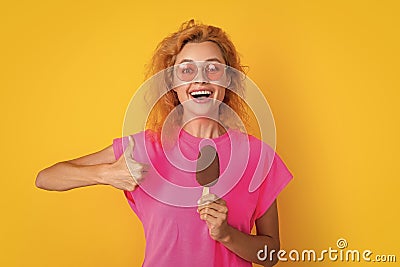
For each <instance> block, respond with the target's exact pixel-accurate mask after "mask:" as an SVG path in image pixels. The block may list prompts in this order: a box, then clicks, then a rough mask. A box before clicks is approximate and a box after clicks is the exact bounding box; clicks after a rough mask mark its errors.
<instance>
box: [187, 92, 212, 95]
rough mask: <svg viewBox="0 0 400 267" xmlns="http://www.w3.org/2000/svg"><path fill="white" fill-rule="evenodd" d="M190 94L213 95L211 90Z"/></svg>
mask: <svg viewBox="0 0 400 267" xmlns="http://www.w3.org/2000/svg"><path fill="white" fill-rule="evenodd" d="M190 95H192V96H195V95H211V91H195V92H191V93H190Z"/></svg>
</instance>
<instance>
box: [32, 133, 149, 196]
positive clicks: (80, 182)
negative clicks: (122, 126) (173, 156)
mask: <svg viewBox="0 0 400 267" xmlns="http://www.w3.org/2000/svg"><path fill="white" fill-rule="evenodd" d="M133 149H134V142H133V139H131V138H129V146H128V147H127V149H126V150H125V152H124V156H123V157H120V158H119V159H118V160H115V157H114V151H113V148H112V146H108V147H106V148H105V149H103V150H101V151H99V152H96V153H93V154H90V155H87V156H84V157H80V158H77V159H73V160H69V161H64V162H59V163H56V164H54V165H53V166H50V167H48V168H46V169H44V170H42V171H40V172H39V174H38V176H37V177H36V186H37V187H39V188H42V189H45V190H51V191H66V190H70V189H73V188H78V187H84V186H90V185H111V186H113V187H115V188H117V189H121V190H128V191H133V190H134V189H135V188H136V186H137V185H138V183H137V182H139V181H140V180H141V179H142V178H143V177H144V174H145V171H146V169H147V166H146V165H144V164H141V163H139V162H136V161H135V160H134V159H133V158H132V154H131V153H130V151H132V152H133ZM125 159H126V161H125ZM127 163H128V164H129V166H130V170H131V171H132V174H131V172H130V171H129V169H128V167H127V165H126V164H127ZM132 175H133V176H132Z"/></svg>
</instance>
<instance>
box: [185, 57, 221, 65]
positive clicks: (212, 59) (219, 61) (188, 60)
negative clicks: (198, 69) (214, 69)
mask: <svg viewBox="0 0 400 267" xmlns="http://www.w3.org/2000/svg"><path fill="white" fill-rule="evenodd" d="M203 61H217V62H218V63H221V64H223V63H222V62H221V60H219V59H218V58H216V57H212V58H208V59H206V60H203ZM185 62H194V60H193V59H188V58H185V59H182V60H181V61H179V63H178V64H181V63H185Z"/></svg>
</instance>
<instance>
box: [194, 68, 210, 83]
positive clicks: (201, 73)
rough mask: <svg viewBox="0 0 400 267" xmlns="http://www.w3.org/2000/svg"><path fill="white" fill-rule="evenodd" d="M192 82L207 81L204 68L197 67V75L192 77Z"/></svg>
mask: <svg viewBox="0 0 400 267" xmlns="http://www.w3.org/2000/svg"><path fill="white" fill-rule="evenodd" d="M192 82H194V83H208V82H209V81H208V79H207V77H206V76H205V74H204V70H203V69H202V68H198V71H197V75H196V77H194V79H193V81H192Z"/></svg>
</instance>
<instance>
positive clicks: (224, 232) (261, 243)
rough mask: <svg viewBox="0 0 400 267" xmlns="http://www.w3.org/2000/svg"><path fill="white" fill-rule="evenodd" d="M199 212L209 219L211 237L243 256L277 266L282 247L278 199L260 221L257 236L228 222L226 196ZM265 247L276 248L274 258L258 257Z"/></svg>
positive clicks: (206, 219) (265, 264)
mask: <svg viewBox="0 0 400 267" xmlns="http://www.w3.org/2000/svg"><path fill="white" fill-rule="evenodd" d="M199 213H200V218H201V219H202V220H205V221H206V222H207V225H208V228H209V230H210V236H211V237H212V238H213V239H214V240H216V241H219V242H221V243H222V244H223V245H224V246H225V247H227V248H228V249H229V250H231V251H232V252H234V253H235V254H237V255H238V256H240V257H241V258H243V259H245V260H247V261H250V262H254V263H257V264H261V265H263V266H273V265H275V264H276V263H277V261H278V259H277V257H276V254H277V252H278V251H279V249H280V242H279V224H278V209H277V203H276V200H275V201H274V202H273V203H272V205H271V206H270V207H269V209H268V210H267V211H266V212H265V214H264V215H263V216H261V217H260V218H259V219H257V220H256V229H257V235H249V234H245V233H243V232H241V231H239V230H237V229H236V228H234V227H232V226H230V225H229V224H228V223H227V220H226V219H227V213H228V208H227V206H226V203H225V201H224V200H223V199H219V200H216V201H214V202H213V203H211V204H207V205H205V206H200V208H199ZM265 246H267V247H268V253H271V251H272V250H275V253H274V254H273V258H272V261H271V260H270V257H269V255H268V257H267V259H266V260H265V261H261V260H260V259H258V257H257V254H258V252H259V251H260V250H264V247H265ZM262 256H264V253H262Z"/></svg>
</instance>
